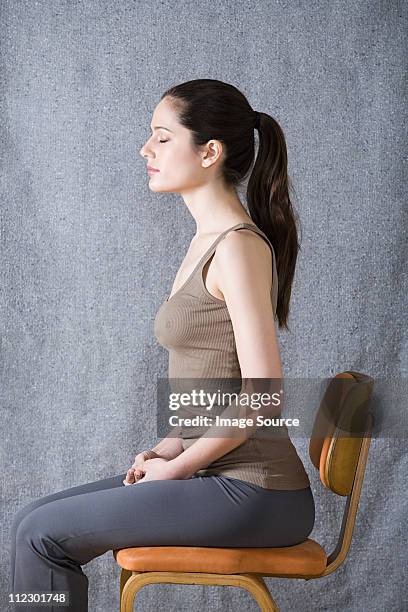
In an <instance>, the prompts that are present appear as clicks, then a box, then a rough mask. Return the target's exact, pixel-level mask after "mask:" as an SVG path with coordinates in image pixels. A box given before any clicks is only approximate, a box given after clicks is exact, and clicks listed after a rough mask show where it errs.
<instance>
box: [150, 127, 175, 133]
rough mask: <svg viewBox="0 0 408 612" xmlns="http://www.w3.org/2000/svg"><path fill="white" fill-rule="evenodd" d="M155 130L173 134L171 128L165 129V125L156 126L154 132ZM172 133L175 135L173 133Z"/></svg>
mask: <svg viewBox="0 0 408 612" xmlns="http://www.w3.org/2000/svg"><path fill="white" fill-rule="evenodd" d="M154 130H167V132H171V130H169V128H166V127H164V126H163V125H156V126H155V127H154V128H153V131H154ZM171 133H172V134H173V132H171Z"/></svg>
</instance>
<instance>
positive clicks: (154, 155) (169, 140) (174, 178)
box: [140, 98, 208, 193]
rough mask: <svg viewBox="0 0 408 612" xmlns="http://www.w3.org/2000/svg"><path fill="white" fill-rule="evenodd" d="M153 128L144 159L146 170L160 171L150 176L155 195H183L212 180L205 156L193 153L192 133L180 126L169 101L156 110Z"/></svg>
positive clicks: (158, 106)
mask: <svg viewBox="0 0 408 612" xmlns="http://www.w3.org/2000/svg"><path fill="white" fill-rule="evenodd" d="M150 127H151V131H152V135H151V136H150V138H149V140H148V141H147V142H146V143H145V144H144V145H143V147H142V148H141V149H140V155H142V157H144V158H145V159H146V166H150V167H152V168H155V169H157V170H159V172H153V173H152V174H149V175H148V177H149V188H150V189H151V190H152V191H158V192H174V193H182V192H187V191H189V190H190V189H194V188H195V187H198V186H200V185H202V184H203V183H204V182H205V181H207V180H208V173H207V174H206V173H205V167H203V165H202V160H203V153H202V152H201V154H200V153H199V152H197V151H196V150H195V149H193V147H192V143H191V132H190V130H188V129H187V128H185V127H183V126H182V125H181V124H180V123H179V122H178V119H177V115H176V112H175V110H174V109H173V107H172V106H171V104H170V102H169V101H168V99H166V98H164V99H163V100H161V101H160V102H159V104H158V105H157V106H156V108H155V110H154V112H153V117H152V123H151V126H150ZM146 172H147V168H146Z"/></svg>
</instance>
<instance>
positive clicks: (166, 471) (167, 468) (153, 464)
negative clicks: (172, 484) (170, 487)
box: [133, 457, 184, 484]
mask: <svg viewBox="0 0 408 612" xmlns="http://www.w3.org/2000/svg"><path fill="white" fill-rule="evenodd" d="M143 470H144V475H143V476H142V477H141V478H139V479H137V480H136V481H135V482H134V483H133V484H140V483H141V482H147V481H148V480H184V478H183V476H181V475H180V473H179V472H178V471H177V469H176V468H175V467H174V463H173V462H172V461H171V460H170V461H169V460H167V459H163V458H162V457H158V458H156V459H148V460H147V461H145V462H144V466H143Z"/></svg>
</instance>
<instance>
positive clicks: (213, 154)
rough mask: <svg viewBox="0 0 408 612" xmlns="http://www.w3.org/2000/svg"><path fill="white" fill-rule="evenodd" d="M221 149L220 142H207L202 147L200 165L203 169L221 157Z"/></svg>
mask: <svg viewBox="0 0 408 612" xmlns="http://www.w3.org/2000/svg"><path fill="white" fill-rule="evenodd" d="M222 153H223V148H222V143H221V141H220V140H209V141H208V142H207V144H206V145H204V147H203V153H202V155H201V165H202V166H203V168H209V167H210V166H212V165H213V164H215V162H216V161H217V160H218V159H220V158H221V157H222Z"/></svg>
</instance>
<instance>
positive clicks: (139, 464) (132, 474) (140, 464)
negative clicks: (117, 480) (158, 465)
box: [122, 450, 160, 486]
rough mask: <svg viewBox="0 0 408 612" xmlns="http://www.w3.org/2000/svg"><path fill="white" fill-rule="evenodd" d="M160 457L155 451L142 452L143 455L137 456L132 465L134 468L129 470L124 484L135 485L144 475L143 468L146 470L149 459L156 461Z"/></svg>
mask: <svg viewBox="0 0 408 612" xmlns="http://www.w3.org/2000/svg"><path fill="white" fill-rule="evenodd" d="M159 457H160V455H158V454H157V453H156V452H155V451H153V450H146V451H142V452H141V453H139V454H138V455H136V457H135V460H134V462H133V464H132V467H130V468H129V469H128V471H127V473H126V477H125V480H123V481H122V482H123V484H124V485H125V486H128V485H131V484H135V483H136V482H137V481H138V480H140V478H142V477H143V475H144V469H143V468H144V463H145V461H147V460H148V459H155V458H159Z"/></svg>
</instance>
